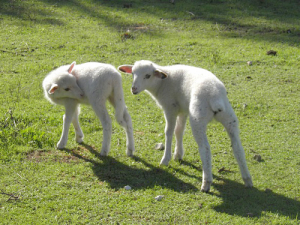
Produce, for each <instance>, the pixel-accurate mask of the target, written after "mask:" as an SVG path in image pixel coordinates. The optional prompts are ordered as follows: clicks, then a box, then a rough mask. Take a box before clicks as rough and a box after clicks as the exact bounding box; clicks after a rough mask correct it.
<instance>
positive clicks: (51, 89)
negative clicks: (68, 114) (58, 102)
mask: <svg viewBox="0 0 300 225" xmlns="http://www.w3.org/2000/svg"><path fill="white" fill-rule="evenodd" d="M57 89H58V85H57V84H52V86H51V88H50V90H49V91H48V93H49V94H50V95H52V94H54V92H55V91H56V90H57Z"/></svg>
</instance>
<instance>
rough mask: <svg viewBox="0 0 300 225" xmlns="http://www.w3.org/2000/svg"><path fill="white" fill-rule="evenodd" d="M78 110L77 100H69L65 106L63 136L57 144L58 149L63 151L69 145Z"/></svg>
mask: <svg viewBox="0 0 300 225" xmlns="http://www.w3.org/2000/svg"><path fill="white" fill-rule="evenodd" d="M76 108H77V102H76V101H75V100H72V99H68V100H67V102H66V104H65V114H64V116H63V130H62V135H61V138H60V140H59V142H58V143H57V148H58V149H63V148H65V147H66V145H67V142H68V134H69V129H70V125H71V122H72V120H73V116H74V113H75V110H76Z"/></svg>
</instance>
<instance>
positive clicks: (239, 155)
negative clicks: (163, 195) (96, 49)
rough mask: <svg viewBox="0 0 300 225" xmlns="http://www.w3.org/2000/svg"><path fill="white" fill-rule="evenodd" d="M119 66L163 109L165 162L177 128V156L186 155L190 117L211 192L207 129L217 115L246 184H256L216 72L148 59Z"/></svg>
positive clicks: (136, 87) (135, 91)
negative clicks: (164, 64) (183, 140)
mask: <svg viewBox="0 0 300 225" xmlns="http://www.w3.org/2000/svg"><path fill="white" fill-rule="evenodd" d="M118 69H119V70H120V71H122V72H125V73H129V74H132V75H133V84H132V93H133V94H138V93H140V92H141V91H143V90H146V91H147V92H149V93H150V95H151V96H152V98H153V99H154V100H156V102H157V103H158V105H159V106H161V107H162V109H163V111H164V115H165V120H166V127H165V138H166V140H165V146H166V148H165V152H164V156H163V158H162V160H161V164H162V165H168V163H169V161H170V159H171V154H172V153H171V145H172V137H173V133H174V130H175V137H176V146H175V153H174V158H175V159H178V160H181V159H182V157H183V154H184V151H183V143H182V138H183V133H184V128H185V124H186V119H187V117H188V116H189V117H190V118H189V119H190V124H191V127H192V131H193V135H194V138H195V140H196V142H197V144H198V146H199V153H200V156H201V160H202V164H203V179H202V187H201V190H202V191H204V192H208V191H209V189H210V185H211V183H212V180H213V177H212V165H211V152H210V146H209V143H208V140H207V136H206V128H207V124H208V123H209V122H210V121H211V120H212V119H213V118H215V119H216V120H217V121H219V122H221V123H222V124H223V126H224V127H225V128H226V130H227V133H228V135H229V137H230V139H231V144H232V148H233V152H234V155H235V158H236V160H237V162H238V164H239V167H240V171H241V174H242V178H243V180H244V182H245V186H246V187H252V186H253V184H252V179H251V175H250V173H249V171H248V168H247V164H246V159H245V153H244V149H243V147H242V145H241V141H240V138H239V128H238V119H237V117H236V115H235V113H234V111H233V109H232V107H231V105H230V103H229V101H228V98H227V93H226V90H225V87H224V85H223V83H222V82H221V81H220V80H219V79H218V78H217V77H216V76H215V75H214V74H212V73H211V72H209V71H207V70H204V69H201V68H196V67H191V66H185V65H174V66H159V65H157V64H155V63H153V62H150V61H145V60H142V61H137V62H135V64H134V66H131V65H123V66H120V67H119V68H118Z"/></svg>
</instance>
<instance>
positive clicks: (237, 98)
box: [0, 0, 300, 224]
mask: <svg viewBox="0 0 300 225" xmlns="http://www.w3.org/2000/svg"><path fill="white" fill-rule="evenodd" d="M129 2H131V4H132V7H131V8H123V5H124V1H120V0H114V1H108V0H99V1H96V0H88V1H83V0H69V1H53V0H3V1H1V6H0V25H1V32H0V77H1V78H0V163H1V164H0V193H1V194H0V223H1V224H110V223H112V224H300V222H299V212H300V199H299V196H300V190H299V187H300V183H299V175H300V157H299V147H300V146H299V142H300V128H299V114H300V107H299V105H300V104H299V103H300V100H299V99H300V98H299V91H300V88H299V85H298V84H299V83H300V77H299V69H300V66H299V65H300V64H299V59H300V48H299V47H300V46H299V38H300V24H299V10H300V4H299V2H298V1H296V0H290V1H275V0H273V1H272V0H261V1H259V0H257V1H246V0H241V1H237V0H230V1H225V0H204V1H199V2H198V1H180V0H178V1H176V3H175V5H172V4H170V3H169V1H168V0H151V1H138V0H132V1H129ZM271 49H272V50H275V51H277V55H276V56H271V55H267V54H266V52H267V51H268V50H271ZM140 59H149V60H152V61H154V62H156V63H159V64H161V65H170V64H176V63H181V64H189V65H194V66H198V67H202V68H205V69H208V70H210V71H212V72H213V73H215V74H216V75H217V76H218V77H219V78H220V79H221V80H222V81H223V82H224V84H225V86H226V88H227V91H228V97H229V99H230V102H231V103H232V106H233V107H234V109H235V112H236V114H237V115H238V117H239V120H240V129H241V139H242V143H243V146H244V148H245V153H246V157H247V163H248V166H249V169H250V172H251V174H252V176H253V181H254V188H253V189H246V188H244V186H243V182H242V179H241V176H240V173H239V171H238V166H237V163H236V161H235V160H234V158H233V154H232V151H231V148H230V141H229V139H228V137H227V135H226V132H224V130H223V128H222V126H220V124H218V123H215V122H213V123H211V124H210V125H209V128H208V137H209V142H210V145H211V150H212V154H213V174H214V184H213V185H212V188H211V192H210V193H209V194H205V193H202V192H200V186H201V177H202V169H201V160H200V157H199V154H198V150H197V145H196V143H195V141H194V140H193V137H192V133H191V129H190V126H189V125H187V128H186V132H185V136H184V147H185V150H186V153H185V157H184V161H183V162H182V163H179V162H175V161H173V160H172V161H171V162H170V165H169V166H168V167H163V168H160V167H159V162H160V159H161V157H162V155H163V153H162V152H161V151H158V150H155V149H154V146H155V144H156V143H158V142H164V135H163V130H164V126H165V122H164V117H163V113H162V111H161V110H160V109H159V108H158V107H157V106H156V104H155V102H154V101H153V100H152V99H151V98H150V97H149V96H148V95H147V94H146V93H141V94H139V95H138V96H133V95H131V93H130V87H131V82H132V78H131V76H126V75H125V74H122V76H123V87H124V94H125V101H126V104H127V107H128V110H129V112H130V114H131V116H132V120H133V125H134V136H135V144H136V150H137V151H136V157H134V158H128V157H126V154H125V134H124V131H123V129H122V128H121V127H120V126H118V125H117V123H116V121H115V120H114V119H113V138H112V147H111V151H110V156H109V157H106V158H101V157H99V152H100V149H101V139H102V127H101V125H100V122H99V120H98V119H97V118H96V116H95V115H94V113H93V111H92V110H91V108H90V107H88V106H82V110H81V116H80V122H81V125H82V129H83V132H84V134H85V144H83V145H78V144H76V143H75V141H74V131H73V129H71V130H70V135H69V142H68V145H67V149H65V150H56V149H55V145H56V143H57V141H58V140H59V138H60V134H61V129H62V115H63V108H62V107H60V106H54V105H51V104H50V103H49V102H47V100H46V99H45V98H44V96H43V90H42V87H41V83H42V81H43V78H44V77H45V76H46V74H47V73H48V72H50V71H51V70H52V69H54V68H56V67H58V66H61V65H64V64H69V63H71V62H72V61H76V62H77V63H84V62H88V61H100V62H104V63H110V64H112V65H114V66H116V67H117V66H119V65H121V64H132V63H134V62H135V61H136V60H140ZM247 61H252V62H253V65H252V66H248V65H247ZM109 113H110V115H111V116H113V114H114V112H113V108H112V107H110V106H109ZM257 154H259V155H261V157H262V161H261V162H258V161H256V160H255V159H254V156H255V155H257ZM222 167H224V168H225V171H224V172H218V171H219V169H221V168H222ZM125 185H130V186H131V187H132V190H130V191H126V190H125V189H124V186H125ZM157 195H164V198H163V199H162V201H156V200H155V199H154V198H155V197H156V196H157Z"/></svg>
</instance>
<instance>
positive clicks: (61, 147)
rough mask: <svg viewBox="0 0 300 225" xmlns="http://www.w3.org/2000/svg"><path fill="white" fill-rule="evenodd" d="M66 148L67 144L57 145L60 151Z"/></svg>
mask: <svg viewBox="0 0 300 225" xmlns="http://www.w3.org/2000/svg"><path fill="white" fill-rule="evenodd" d="M65 147H66V144H64V143H60V142H58V143H57V145H56V148H57V149H60V150H62V149H64V148H65Z"/></svg>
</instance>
